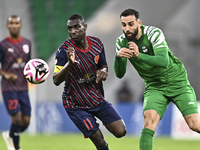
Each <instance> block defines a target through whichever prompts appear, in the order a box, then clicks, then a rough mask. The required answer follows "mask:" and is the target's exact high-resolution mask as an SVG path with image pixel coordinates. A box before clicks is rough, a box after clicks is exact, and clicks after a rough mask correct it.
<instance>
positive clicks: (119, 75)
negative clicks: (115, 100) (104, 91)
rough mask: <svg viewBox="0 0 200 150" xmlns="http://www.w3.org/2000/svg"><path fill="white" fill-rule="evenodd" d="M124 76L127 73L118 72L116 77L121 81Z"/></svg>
mask: <svg viewBox="0 0 200 150" xmlns="http://www.w3.org/2000/svg"><path fill="white" fill-rule="evenodd" d="M124 74H125V73H117V72H115V75H116V77H117V78H119V79H121V78H123V76H124Z"/></svg>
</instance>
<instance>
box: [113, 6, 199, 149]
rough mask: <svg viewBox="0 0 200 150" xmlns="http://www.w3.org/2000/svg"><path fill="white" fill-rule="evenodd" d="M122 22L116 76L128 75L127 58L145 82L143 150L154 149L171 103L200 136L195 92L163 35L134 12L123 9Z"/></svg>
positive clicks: (141, 139)
mask: <svg viewBox="0 0 200 150" xmlns="http://www.w3.org/2000/svg"><path fill="white" fill-rule="evenodd" d="M120 19H121V25H122V30H123V34H122V35H120V36H119V37H118V38H117V41H116V55H115V62H114V71H115V74H116V76H117V77H118V78H122V77H123V76H124V75H125V73H126V66H127V58H128V59H129V61H130V62H131V64H132V65H133V66H134V68H135V69H136V70H137V72H138V74H139V75H140V77H141V78H143V80H144V82H145V91H144V104H143V116H144V126H143V130H142V133H141V136H140V143H139V146H140V150H152V147H153V144H152V143H153V135H154V133H155V130H156V127H157V125H158V123H159V121H160V119H162V117H163V115H164V113H165V111H166V109H167V106H168V104H169V103H170V102H173V103H174V104H175V105H176V106H177V107H178V109H179V110H180V112H181V113H182V115H183V117H184V119H185V121H186V123H187V124H188V126H189V128H190V129H191V130H193V131H196V132H198V133H200V117H199V114H198V108H197V102H196V96H195V92H194V90H193V88H192V87H191V85H190V83H189V81H188V78H187V72H186V70H185V67H184V65H183V63H182V62H181V61H180V60H179V59H178V58H176V57H175V56H174V54H173V53H172V52H171V51H170V49H169V47H168V45H167V42H166V40H165V37H164V34H163V32H162V31H161V30H160V29H159V28H156V27H153V26H145V25H142V20H140V18H139V13H138V12H137V11H136V10H134V9H126V10H124V11H123V12H122V13H121V15H120Z"/></svg>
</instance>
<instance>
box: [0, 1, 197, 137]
mask: <svg viewBox="0 0 200 150" xmlns="http://www.w3.org/2000/svg"><path fill="white" fill-rule="evenodd" d="M199 7H200V1H199V0H167V1H166V0H0V39H1V40H2V39H3V38H5V37H6V36H7V35H8V30H7V29H6V19H7V17H9V16H10V15H12V14H16V15H19V16H21V18H22V24H23V27H22V30H21V34H22V35H23V36H25V37H27V38H29V39H30V40H31V41H32V57H33V58H35V57H38V58H42V59H44V60H45V61H47V63H48V64H49V66H50V68H51V74H50V76H49V78H48V80H47V81H45V82H44V83H43V84H41V85H37V86H35V85H30V96H31V102H32V107H33V109H32V120H31V126H30V128H29V130H28V133H33V134H34V133H51V134H52V133H61V132H72V133H74V132H78V130H77V129H76V127H75V126H74V125H73V124H72V122H71V121H70V120H69V118H68V116H67V114H66V113H65V111H64V109H63V107H62V100H61V94H62V91H63V85H60V86H59V87H56V86H55V85H53V82H52V75H53V66H54V57H55V51H56V49H57V48H58V47H59V45H60V44H61V43H62V42H63V41H64V40H65V39H66V38H68V33H67V28H66V21H67V19H68V17H69V16H70V15H71V14H73V13H80V14H81V15H83V16H84V18H85V19H86V23H87V24H88V30H87V35H93V36H96V37H99V38H100V39H101V40H102V41H103V42H104V46H105V50H106V56H107V62H108V66H109V77H108V79H107V81H106V82H104V89H105V97H106V99H107V100H108V101H110V102H111V103H113V104H114V105H115V106H116V107H117V109H118V110H119V112H120V114H121V115H122V117H123V118H124V120H125V122H126V125H127V129H128V133H129V134H130V135H136V136H137V135H139V134H140V132H141V130H142V124H143V118H142V103H141V100H142V99H141V97H142V96H141V95H142V94H143V90H144V85H143V81H142V79H140V77H139V76H138V74H137V73H136V71H135V70H134V69H133V68H132V66H130V64H128V66H127V73H126V75H125V77H124V78H123V79H117V78H116V77H115V75H114V71H113V63H114V55H115V40H116V38H117V37H118V36H119V35H120V34H121V33H122V30H121V26H120V19H119V15H120V13H121V12H122V11H123V10H124V9H126V8H135V9H136V10H138V11H139V12H140V18H141V19H142V20H143V24H144V25H153V26H157V27H159V28H161V29H162V30H163V31H164V33H165V36H166V39H167V42H168V44H169V47H170V49H171V51H172V52H174V53H175V55H176V56H177V57H178V58H179V59H180V60H181V61H182V62H183V63H184V64H185V67H186V69H187V71H188V76H189V80H190V82H191V85H192V86H193V87H194V89H195V91H196V95H197V99H198V100H200V93H199V91H200V83H199V82H198V81H199V74H200V70H199V64H200V59H199V58H198V57H199V56H200V29H199V24H200V19H199V16H200V10H199ZM123 80H128V81H129V83H130V87H131V90H132V91H133V92H134V100H135V101H134V102H133V103H131V104H128V105H126V104H123V105H118V104H117V102H116V93H115V92H116V90H117V89H118V87H119V86H120V85H121V83H122V81H123ZM9 123H10V120H9V116H8V115H7V113H6V110H5V107H4V105H3V100H2V97H1V96H0V132H1V131H3V130H7V129H8V128H9V126H8V124H9ZM102 130H103V131H104V132H107V131H106V130H105V129H104V128H103V127H102ZM156 134H157V135H166V136H172V137H175V138H199V135H197V134H195V133H194V132H192V131H190V130H189V129H188V127H187V126H186V125H185V123H184V121H183V119H182V117H181V115H180V113H179V112H178V111H177V109H176V108H174V105H172V104H171V105H169V108H168V110H167V112H166V114H165V116H164V118H163V119H162V121H161V122H160V124H159V127H158V129H157V132H156Z"/></svg>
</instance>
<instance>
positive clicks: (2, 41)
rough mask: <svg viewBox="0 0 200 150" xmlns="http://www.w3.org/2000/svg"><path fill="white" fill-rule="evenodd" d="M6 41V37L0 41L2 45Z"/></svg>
mask: <svg viewBox="0 0 200 150" xmlns="http://www.w3.org/2000/svg"><path fill="white" fill-rule="evenodd" d="M6 41H8V38H4V39H3V40H1V41H0V45H2V44H3V43H5V42H6Z"/></svg>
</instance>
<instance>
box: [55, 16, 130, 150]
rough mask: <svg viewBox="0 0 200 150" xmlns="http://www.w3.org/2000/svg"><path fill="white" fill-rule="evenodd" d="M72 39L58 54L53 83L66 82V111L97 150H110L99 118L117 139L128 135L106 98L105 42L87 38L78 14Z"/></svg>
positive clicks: (71, 21)
mask: <svg viewBox="0 0 200 150" xmlns="http://www.w3.org/2000/svg"><path fill="white" fill-rule="evenodd" d="M67 28H68V32H69V35H70V37H71V39H69V40H66V41H65V42H64V43H63V44H62V45H61V46H60V47H59V48H58V50H57V52H56V61H55V69H54V76H53V81H54V84H55V85H59V84H60V83H62V82H63V81H65V87H64V92H63V95H62V99H63V105H64V107H65V110H66V112H67V114H68V115H69V117H70V118H71V120H72V121H73V122H74V124H75V125H76V126H77V128H78V129H79V130H80V131H81V132H82V133H83V134H84V136H85V137H86V138H90V140H91V141H92V142H93V143H94V145H95V146H96V149H97V150H109V148H108V144H107V142H106V141H105V139H104V137H103V134H102V132H101V130H100V129H99V124H98V123H97V122H96V118H95V117H97V118H99V119H100V120H101V121H102V122H103V124H104V125H105V127H106V128H107V129H108V130H109V131H110V132H111V133H112V134H113V135H115V136H116V137H118V138H120V137H123V136H124V135H125V134H126V127H125V124H124V122H123V120H122V118H121V116H120V115H119V113H118V112H117V111H116V109H115V108H114V107H113V106H112V104H110V103H109V102H108V101H106V100H105V98H104V91H103V85H102V84H103V83H102V81H104V80H106V79H107V76H108V67H107V63H106V57H105V51H104V46H103V43H102V42H101V40H100V39H98V38H96V37H93V36H86V29H87V24H86V23H85V21H84V18H83V17H82V16H81V15H79V14H73V15H72V16H71V17H70V18H69V19H68V21H67Z"/></svg>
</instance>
